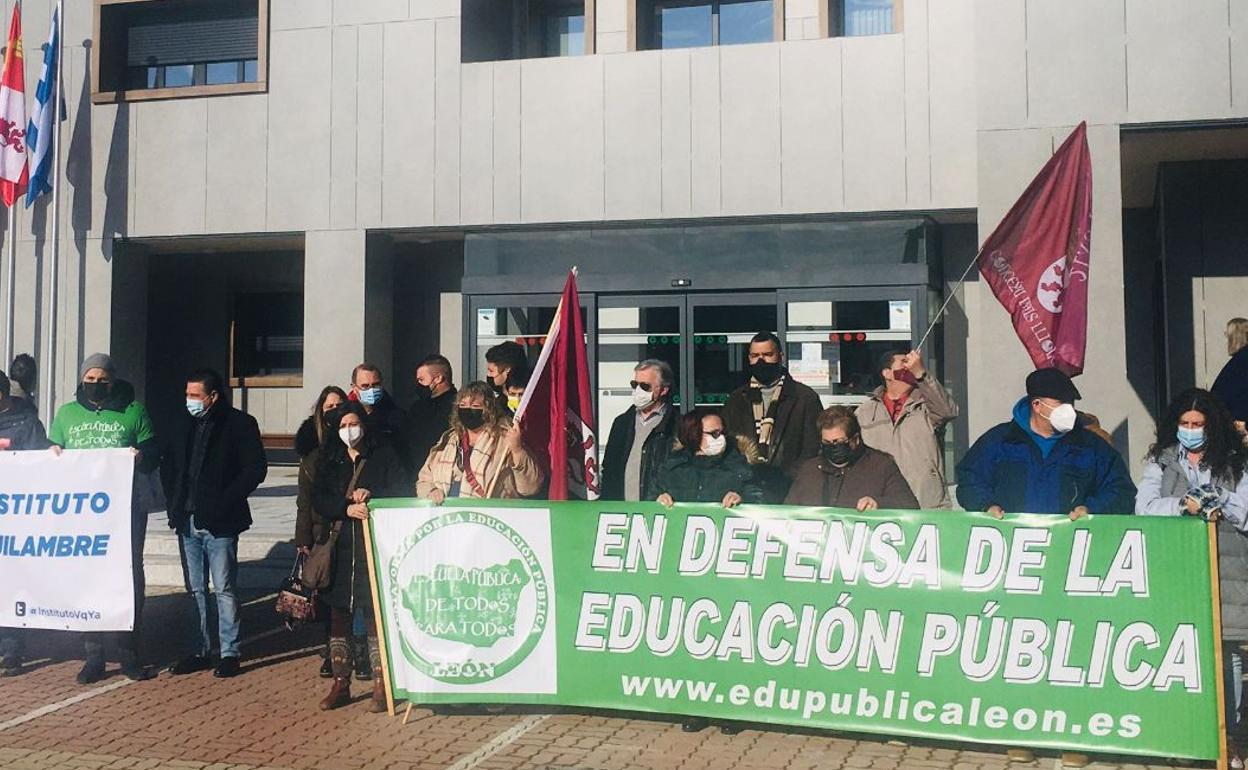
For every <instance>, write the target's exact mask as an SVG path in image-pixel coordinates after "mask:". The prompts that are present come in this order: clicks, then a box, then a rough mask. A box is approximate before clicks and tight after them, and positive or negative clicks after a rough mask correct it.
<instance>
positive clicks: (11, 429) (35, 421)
mask: <svg viewBox="0 0 1248 770" xmlns="http://www.w3.org/2000/svg"><path fill="white" fill-rule="evenodd" d="M9 388H10V384H9V378H8V377H6V376H5V374H4V372H0V449H2V450H5V451H9V452H24V451H29V450H35V449H47V448H48V447H49V446H51V445H52V442H50V441H48V436H47V434H46V433H45V432H44V430H43V423H41V422H39V413H38V412H36V411H35V407H34V405H33V404H31V403H30V402H29V401H27V400H26V399H24V398H20V397H15V396H13V395H12V394H11V392H10V390H9ZM24 658H25V645H24V644H23V636H22V631H21V629H17V628H0V676H17V675H18V674H20V673H21V671H22V661H23V659H24Z"/></svg>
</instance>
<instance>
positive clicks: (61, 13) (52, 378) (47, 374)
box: [43, 0, 65, 420]
mask: <svg viewBox="0 0 1248 770" xmlns="http://www.w3.org/2000/svg"><path fill="white" fill-rule="evenodd" d="M64 31H65V5H64V2H63V0H56V93H55V94H53V96H52V110H53V112H52V122H53V123H54V124H55V125H56V128H54V129H53V131H52V136H53V137H54V139H53V140H52V276H51V280H50V281H49V282H48V293H49V294H50V295H51V296H50V300H49V302H48V357H47V359H46V361H45V363H44V376H43V393H44V403H45V404H46V406H45V409H44V412H43V414H44V418H43V419H44V420H51V419H52V415H53V413H54V412H55V409H56V317H57V312H56V311H57V301H58V297H59V295H60V272H61V271H60V267H61V104H62V98H63V95H64V93H65V92H64V90H63V86H64V82H65V81H64V77H63V72H64V69H63V68H64V66H65V36H64V35H63V34H62V33H63V32H64Z"/></svg>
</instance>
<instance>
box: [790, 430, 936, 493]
mask: <svg viewBox="0 0 1248 770" xmlns="http://www.w3.org/2000/svg"><path fill="white" fill-rule="evenodd" d="M819 434H820V439H821V441H820V445H819V456H818V457H814V458H811V459H809V460H806V461H805V462H803V463H802V464H801V465H799V466H798V468H797V473H796V474H795V476H794V478H793V486H792V487H790V489H789V495H788V497H786V498H785V499H784V502H785V504H786V505H818V506H825V507H830V508H854V509H857V510H859V511H873V510H875V509H877V508H886V509H901V508H908V509H913V508H918V507H919V501H918V500H915V499H914V494H913V493H912V492H911V491H910V487H909V486H908V485H907V484H906V480H905V479H904V478H902V475H901V471H900V470H898V468H897V463H895V462H893V458H891V457H889V456H888V455H887V454H885V453H883V452H880V451H879V450H876V449H872V448H871V447H869V446H867V445H866V444H863V443H862V430H861V428H859V427H858V420H857V419H856V418H855V417H854V413H853V411H852V410H851V409H850V408H849V407H847V406H830V407H828V408H827V409H825V410H824V411H823V413H822V414H820V415H819Z"/></svg>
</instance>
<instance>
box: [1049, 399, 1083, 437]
mask: <svg viewBox="0 0 1248 770" xmlns="http://www.w3.org/2000/svg"><path fill="white" fill-rule="evenodd" d="M1077 419H1078V415H1077V414H1076V413H1075V407H1074V405H1073V404H1059V405H1058V406H1055V407H1053V410H1052V411H1051V412H1049V424H1050V425H1052V426H1053V430H1055V431H1057V432H1058V433H1070V432H1071V431H1072V430H1074V428H1075V421H1076V420H1077Z"/></svg>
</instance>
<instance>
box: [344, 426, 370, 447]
mask: <svg viewBox="0 0 1248 770" xmlns="http://www.w3.org/2000/svg"><path fill="white" fill-rule="evenodd" d="M338 438H340V439H342V443H344V444H346V445H347V446H349V447H353V446H355V445H356V444H358V443H360V439H362V438H364V429H363V428H362V427H360V426H359V425H348V426H347V427H345V428H339V429H338Z"/></svg>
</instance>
